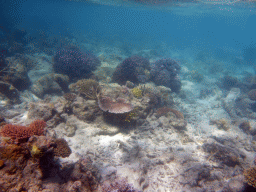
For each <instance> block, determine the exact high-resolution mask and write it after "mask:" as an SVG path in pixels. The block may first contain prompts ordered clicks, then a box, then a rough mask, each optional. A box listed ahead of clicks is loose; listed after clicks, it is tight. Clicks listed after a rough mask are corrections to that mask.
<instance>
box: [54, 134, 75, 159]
mask: <svg viewBox="0 0 256 192" xmlns="http://www.w3.org/2000/svg"><path fill="white" fill-rule="evenodd" d="M55 144H56V146H55V148H54V155H55V156H57V157H63V158H65V157H69V155H70V154H71V149H70V148H69V146H68V142H67V141H66V140H65V139H62V138H61V139H56V140H55Z"/></svg>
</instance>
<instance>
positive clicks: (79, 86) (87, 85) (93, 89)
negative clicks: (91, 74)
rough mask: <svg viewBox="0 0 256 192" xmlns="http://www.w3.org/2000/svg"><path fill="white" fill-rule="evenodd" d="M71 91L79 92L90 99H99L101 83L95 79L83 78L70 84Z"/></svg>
mask: <svg viewBox="0 0 256 192" xmlns="http://www.w3.org/2000/svg"><path fill="white" fill-rule="evenodd" d="M70 89H71V91H73V92H78V93H81V94H82V95H84V96H85V97H87V98H89V99H97V93H98V92H99V91H100V86H99V83H98V82H97V81H95V80H93V79H82V80H79V81H77V82H76V83H75V84H72V85H71V86H70Z"/></svg>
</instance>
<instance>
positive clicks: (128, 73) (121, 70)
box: [112, 55, 150, 85]
mask: <svg viewBox="0 0 256 192" xmlns="http://www.w3.org/2000/svg"><path fill="white" fill-rule="evenodd" d="M146 70H150V63H149V60H148V59H146V58H144V57H141V56H137V55H134V56H131V57H129V58H127V59H125V60H124V61H123V62H122V63H121V64H119V65H118V66H117V68H116V70H115V72H114V73H113V77H112V79H113V81H115V82H117V83H119V84H121V85H124V84H125V83H126V81H131V82H133V83H136V84H137V83H145V82H146V81H147V80H148V77H147V74H146V73H145V71H146Z"/></svg>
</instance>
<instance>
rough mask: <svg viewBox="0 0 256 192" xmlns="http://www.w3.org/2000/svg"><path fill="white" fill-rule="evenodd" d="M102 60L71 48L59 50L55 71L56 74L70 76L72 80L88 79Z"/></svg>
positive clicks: (55, 60)
mask: <svg viewBox="0 0 256 192" xmlns="http://www.w3.org/2000/svg"><path fill="white" fill-rule="evenodd" d="M100 64H101V62H100V60H99V59H98V58H97V57H96V56H95V55H94V54H92V53H90V52H89V51H81V50H80V49H79V48H77V47H74V46H71V47H67V48H62V49H59V50H58V51H57V52H56V53H55V55H54V64H53V67H54V70H55V72H56V73H61V74H65V75H68V76H69V77H70V78H71V79H74V78H85V77H86V78H88V77H90V76H91V75H92V71H94V70H95V69H96V68H97V67H98V66H100Z"/></svg>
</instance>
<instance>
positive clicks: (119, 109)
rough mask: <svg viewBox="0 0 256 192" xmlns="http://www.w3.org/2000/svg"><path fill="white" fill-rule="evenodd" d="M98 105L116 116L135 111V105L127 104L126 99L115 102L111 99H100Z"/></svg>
mask: <svg viewBox="0 0 256 192" xmlns="http://www.w3.org/2000/svg"><path fill="white" fill-rule="evenodd" d="M98 104H99V107H100V109H101V110H102V111H105V112H109V113H114V114H121V113H128V112H130V111H132V110H133V105H132V104H131V103H126V101H125V100H124V99H121V98H119V99H117V100H116V101H113V100H112V99H111V98H109V97H105V96H104V97H101V96H100V97H99V98H98Z"/></svg>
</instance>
